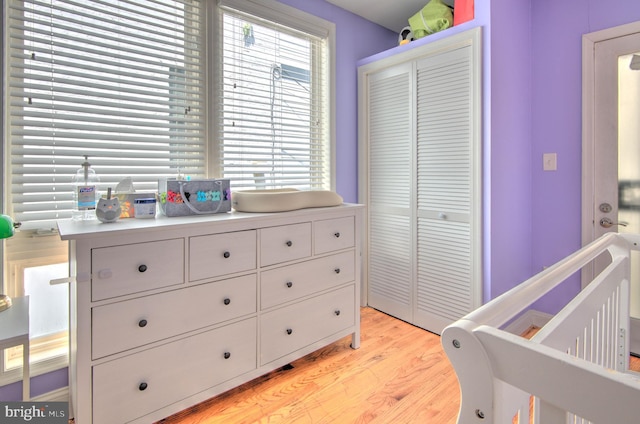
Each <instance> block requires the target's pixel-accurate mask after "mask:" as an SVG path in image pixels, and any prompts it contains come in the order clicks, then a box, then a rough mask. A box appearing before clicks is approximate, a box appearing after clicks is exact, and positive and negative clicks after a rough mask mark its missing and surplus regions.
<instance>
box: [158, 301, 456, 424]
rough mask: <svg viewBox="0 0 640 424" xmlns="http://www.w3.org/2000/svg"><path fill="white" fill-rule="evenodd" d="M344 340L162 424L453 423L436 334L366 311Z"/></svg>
mask: <svg viewBox="0 0 640 424" xmlns="http://www.w3.org/2000/svg"><path fill="white" fill-rule="evenodd" d="M361 312H362V313H361V317H362V318H361V319H362V325H361V332H362V335H361V346H360V349H357V350H354V349H351V348H350V347H349V344H350V343H351V337H346V338H344V339H342V340H340V341H338V342H336V343H334V344H332V345H330V346H327V347H326V348H323V349H321V350H319V351H317V352H314V353H313V354H311V355H308V356H306V357H304V358H302V359H299V360H297V361H295V362H292V363H291V365H292V366H293V368H291V369H286V370H285V369H281V370H277V371H274V372H272V373H270V374H267V375H266V376H264V377H261V378H258V379H257V380H253V381H251V382H249V383H247V384H245V385H242V386H240V387H238V388H236V389H232V390H231V391H229V392H226V393H224V394H222V395H220V396H218V397H216V398H213V399H211V400H209V401H206V402H204V403H201V404H199V405H197V406H195V407H193V408H191V409H188V410H186V411H183V412H181V413H179V414H176V415H174V416H172V417H169V418H166V419H164V420H162V421H160V423H162V424H178V423H179V424H196V423H208V424H213V423H224V424H239V423H258V422H259V423H287V424H289V423H313V424H317V423H336V424H338V423H339V424H343V423H380V424H381V423H385V424H386V423H402V424H410V423H421V424H423V423H429V424H439V423H443V424H444V423H446V424H450V423H455V420H456V417H457V415H458V407H459V402H460V400H459V386H458V380H457V378H456V376H455V372H454V371H453V368H452V367H451V365H450V363H449V360H448V359H447V357H446V355H445V353H444V351H443V350H442V347H441V345H440V337H438V336H436V335H434V334H432V333H429V332H428V331H425V330H422V329H419V328H417V327H414V326H412V325H410V324H407V323H405V322H403V321H400V320H397V319H395V318H392V317H390V316H388V315H385V314H383V313H381V312H378V311H376V310H374V309H371V308H363V309H362V311H361Z"/></svg>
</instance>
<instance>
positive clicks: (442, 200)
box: [358, 28, 482, 334]
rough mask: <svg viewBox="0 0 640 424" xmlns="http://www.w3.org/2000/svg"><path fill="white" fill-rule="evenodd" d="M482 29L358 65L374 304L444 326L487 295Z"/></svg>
mask: <svg viewBox="0 0 640 424" xmlns="http://www.w3.org/2000/svg"><path fill="white" fill-rule="evenodd" d="M480 31H481V30H480V28H475V29H473V30H469V31H466V32H464V33H459V34H456V35H453V36H451V37H447V38H445V39H442V40H439V41H436V42H434V43H431V44H426V45H422V46H419V47H416V48H415V49H411V50H407V51H405V52H401V53H399V54H398V55H396V56H389V57H386V58H384V59H381V60H379V61H377V62H371V63H368V64H365V65H363V66H361V67H360V68H359V69H358V79H359V89H360V90H361V94H360V102H361V103H360V115H359V117H360V120H361V122H360V126H359V132H360V135H359V136H360V140H359V143H360V145H359V147H360V151H359V154H360V162H359V164H360V169H361V173H360V178H361V181H360V188H359V189H360V201H361V202H363V203H366V204H367V207H368V225H367V238H368V239H367V249H368V252H367V255H366V257H365V264H366V269H365V277H366V284H367V285H368V286H367V291H366V293H367V302H368V304H369V305H370V306H372V307H374V308H376V309H379V310H382V311H384V312H386V313H388V314H390V315H393V316H395V317H398V318H400V319H403V320H405V321H408V322H410V323H412V324H415V325H417V326H419V327H422V328H425V329H427V330H429V331H432V332H434V333H438V334H440V333H441V332H442V330H443V329H444V327H446V326H447V325H449V324H451V323H452V322H453V321H455V320H457V319H459V318H461V317H463V316H464V315H466V314H467V313H469V312H471V311H472V310H473V309H475V308H476V307H478V306H480V304H481V299H482V269H481V261H482V252H481V246H482V233H481V222H482V221H481V204H482V198H481V186H482V185H481V128H480V122H481V121H480V118H481V116H480V112H481V109H480V107H481V106H480V105H481V101H480V100H481V99H480V92H481V90H480V88H481V83H480V81H481V63H480V45H481V43H480Z"/></svg>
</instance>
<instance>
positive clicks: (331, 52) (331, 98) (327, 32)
mask: <svg viewBox="0 0 640 424" xmlns="http://www.w3.org/2000/svg"><path fill="white" fill-rule="evenodd" d="M222 7H229V8H232V9H236V10H238V11H240V12H243V13H247V14H250V15H254V16H257V17H259V18H262V19H266V20H269V21H272V22H274V23H277V24H280V25H283V26H287V27H290V28H292V29H294V30H297V31H301V32H305V33H308V34H310V35H313V36H316V37H324V38H326V40H327V50H328V57H327V70H328V75H327V78H326V80H327V82H328V84H329V87H328V96H327V102H328V105H327V106H328V117H329V123H328V128H327V132H328V138H329V140H328V143H327V148H328V149H329V154H328V160H329V163H328V164H327V166H328V172H329V186H330V189H331V190H335V189H336V178H335V177H336V119H335V118H336V107H335V106H336V101H335V85H336V78H335V77H336V70H335V68H336V66H335V58H336V28H335V24H334V23H333V22H329V21H327V20H324V19H322V18H320V17H317V16H314V15H311V14H309V13H307V12H304V11H301V10H299V9H296V8H294V7H291V6H288V5H285V4H283V3H280V2H278V1H276V0H260V1H257V0H218V1H217V2H216V5H215V7H212V8H211V10H210V11H209V13H208V16H207V40H211V37H212V36H213V35H215V34H217V32H218V25H219V23H220V22H221V20H222ZM222 41H223V40H222V39H220V38H216V39H214V40H213V42H212V43H211V45H208V46H207V48H208V49H209V52H210V54H209V55H208V58H207V67H208V75H209V80H208V85H209V87H210V92H209V97H208V98H209V99H215V98H218V96H219V95H220V93H221V92H222V87H220V86H219V84H220V82H219V81H218V79H217V76H218V75H220V74H221V73H222V63H221V61H218V60H216V58H218V57H221V55H222V49H223V45H222ZM221 106H222V105H221V104H220V103H219V102H216V101H212V102H211V103H210V104H209V116H208V122H209V124H210V126H209V129H210V133H209V136H210V137H209V140H212V139H215V134H219V132H220V130H221V128H220V122H221V121H220V120H218V118H217V117H218V116H220V115H221V110H220V107H221ZM212 135H213V136H212ZM209 147H210V149H209V157H208V158H207V163H208V164H209V167H210V168H209V169H210V170H211V172H212V174H213V175H221V174H222V172H221V169H220V164H221V163H222V159H221V157H220V154H221V151H220V149H218V145H217V144H215V143H214V145H211V146H209Z"/></svg>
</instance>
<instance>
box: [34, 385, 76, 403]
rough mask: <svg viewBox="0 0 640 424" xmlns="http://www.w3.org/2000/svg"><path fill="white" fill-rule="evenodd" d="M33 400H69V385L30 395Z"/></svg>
mask: <svg viewBox="0 0 640 424" xmlns="http://www.w3.org/2000/svg"><path fill="white" fill-rule="evenodd" d="M31 400H32V401H34V402H69V387H61V388H59V389H56V390H52V391H50V392H47V393H44V394H41V395H40V396H36V397H32V398H31Z"/></svg>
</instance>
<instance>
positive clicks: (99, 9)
mask: <svg viewBox="0 0 640 424" xmlns="http://www.w3.org/2000/svg"><path fill="white" fill-rule="evenodd" d="M9 3H10V7H9V12H8V20H9V25H8V26H9V28H10V33H9V34H10V36H9V39H8V45H9V46H10V47H9V57H8V64H9V69H10V70H9V75H8V76H9V77H10V85H9V102H10V118H9V135H10V140H11V146H10V162H11V176H10V177H11V184H10V186H9V187H11V193H10V196H11V197H10V200H11V203H10V205H9V206H11V208H9V209H12V210H11V212H12V214H13V216H14V219H15V220H17V221H20V222H22V223H23V226H24V228H26V229H33V228H42V227H53V226H55V225H54V222H53V221H54V220H55V219H59V218H68V217H70V215H71V209H72V206H73V197H72V194H73V189H72V177H73V176H74V175H75V172H76V170H77V169H78V168H80V165H81V163H82V162H83V156H84V155H88V157H89V162H90V163H91V164H92V167H93V168H94V169H95V171H96V172H97V173H98V175H99V177H100V179H101V181H100V184H99V189H101V190H102V191H103V192H104V191H106V188H107V187H113V188H115V186H116V184H117V183H118V182H119V181H121V180H122V179H124V178H125V177H131V178H132V180H133V182H134V186H135V187H136V189H138V190H156V189H157V181H158V178H159V177H163V176H174V175H176V174H177V173H178V172H183V173H188V174H189V175H192V176H196V177H197V176H204V175H205V174H206V163H205V162H206V161H205V156H206V155H205V111H206V104H205V93H206V91H205V90H203V89H202V87H203V86H205V69H204V66H205V61H204V49H203V45H204V22H203V18H202V17H203V16H204V11H203V10H202V8H203V4H202V3H201V2H200V1H198V0H182V1H181V0H146V1H133V0H131V1H126V0H120V1H113V2H105V1H95V0H94V1H90V0H83V1H82V0H81V1H76V0H56V1H51V0H27V1H13V0H12V1H10V2H9Z"/></svg>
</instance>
